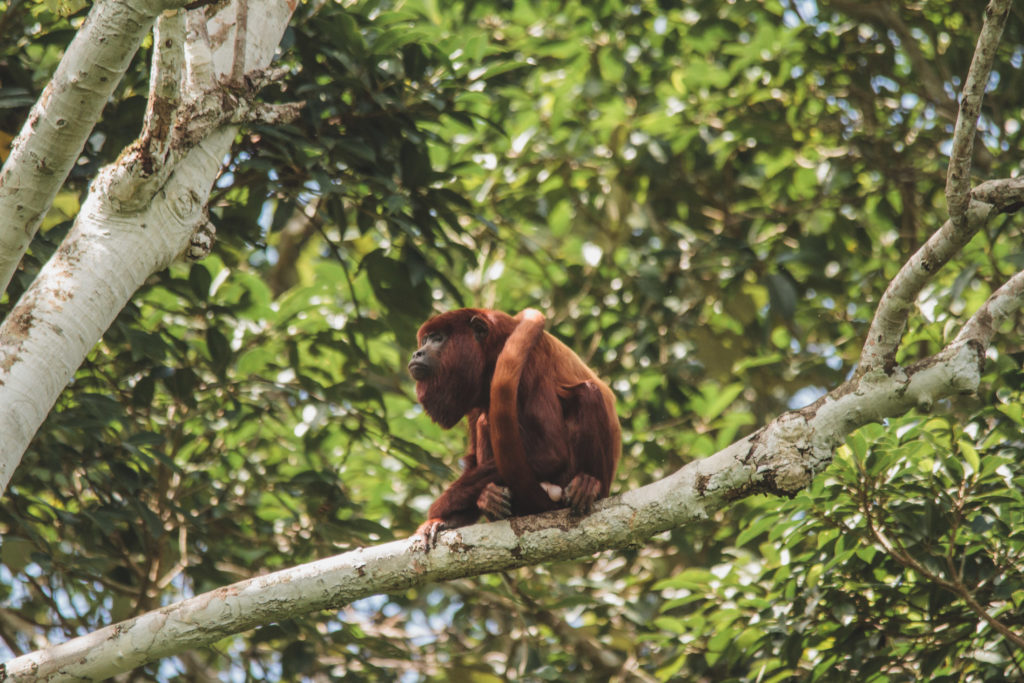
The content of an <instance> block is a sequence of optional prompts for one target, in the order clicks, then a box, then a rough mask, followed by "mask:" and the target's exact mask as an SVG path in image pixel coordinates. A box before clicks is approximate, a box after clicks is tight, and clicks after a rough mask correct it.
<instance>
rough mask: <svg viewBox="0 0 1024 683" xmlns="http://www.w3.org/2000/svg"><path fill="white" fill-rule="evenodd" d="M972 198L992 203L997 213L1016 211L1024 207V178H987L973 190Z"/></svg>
mask: <svg viewBox="0 0 1024 683" xmlns="http://www.w3.org/2000/svg"><path fill="white" fill-rule="evenodd" d="M971 198H972V199H976V200H978V201H979V202H985V203H986V204H991V205H992V206H994V207H995V209H996V212H997V213H1015V212H1017V211H1019V210H1020V209H1022V208H1024V178H1001V179H999V180H986V181H985V182H983V183H979V184H978V185H977V186H976V187H975V188H974V189H973V190H971Z"/></svg>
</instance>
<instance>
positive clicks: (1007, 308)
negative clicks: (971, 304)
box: [956, 271, 1024, 346]
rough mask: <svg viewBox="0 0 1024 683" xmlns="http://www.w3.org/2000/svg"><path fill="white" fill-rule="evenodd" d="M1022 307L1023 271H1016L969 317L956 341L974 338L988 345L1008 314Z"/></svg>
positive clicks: (1023, 294)
mask: <svg viewBox="0 0 1024 683" xmlns="http://www.w3.org/2000/svg"><path fill="white" fill-rule="evenodd" d="M1022 309H1024V271H1022V272H1020V273H1017V274H1016V275H1014V276H1013V277H1011V278H1010V279H1009V280H1007V281H1006V283H1005V284H1004V285H1003V286H1002V287H1000V288H999V289H997V290H996V291H995V292H993V293H992V296H990V297H989V298H988V300H987V301H986V302H985V303H984V304H983V305H982V307H981V308H979V309H978V310H977V311H975V313H974V315H972V316H971V317H970V319H969V320H968V321H967V323H966V324H965V325H964V327H963V329H962V330H960V334H958V335H957V337H956V341H958V342H962V341H968V340H974V341H976V342H978V343H979V344H981V345H983V346H988V345H989V344H990V343H991V341H992V337H993V336H995V333H996V332H997V331H998V330H999V326H1000V325H1001V324H1002V323H1003V321H1005V320H1006V319H1007V318H1009V317H1010V315H1012V314H1014V313H1019V312H1020V311H1021V310H1022Z"/></svg>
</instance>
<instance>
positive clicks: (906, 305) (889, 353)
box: [858, 201, 993, 374]
mask: <svg viewBox="0 0 1024 683" xmlns="http://www.w3.org/2000/svg"><path fill="white" fill-rule="evenodd" d="M992 208H993V207H992V205H991V204H987V203H984V202H977V201H976V202H972V203H971V207H970V210H969V211H968V212H967V214H966V219H967V220H966V221H965V222H964V224H963V225H962V226H961V227H958V226H957V225H956V224H955V223H954V221H953V220H952V219H951V220H948V221H946V222H945V223H944V224H943V225H942V227H941V228H939V229H938V230H937V231H936V232H935V233H934V234H933V235H932V236H931V238H929V239H928V241H927V242H925V244H924V246H922V247H921V248H920V249H918V250H917V252H916V253H915V254H914V255H913V256H911V257H910V259H909V260H908V261H907V262H906V263H905V264H904V265H903V267H902V268H901V269H900V271H899V272H898V273H897V274H896V277H894V278H893V279H892V281H891V282H890V283H889V286H888V287H887V288H886V290H885V293H884V294H883V295H882V298H881V300H880V301H879V302H878V308H877V309H876V310H875V317H874V318H873V319H872V321H871V326H870V328H869V329H868V335H867V339H866V340H865V341H864V349H863V350H862V352H861V359H860V367H859V368H858V373H859V374H863V373H866V372H871V371H873V370H876V369H879V368H881V369H883V370H885V369H887V368H891V367H892V366H893V365H894V364H895V362H896V360H895V359H896V350H897V348H899V344H900V339H901V338H902V336H903V330H904V328H905V327H906V323H907V318H908V316H909V315H910V312H911V311H912V310H913V309H914V306H915V301H916V299H917V295H918V294H920V293H921V290H922V289H923V288H924V286H925V284H927V283H928V280H930V279H931V277H932V276H933V275H934V274H935V273H936V272H937V271H938V270H939V268H941V267H942V266H944V265H945V264H946V263H947V262H948V261H949V259H950V258H952V257H953V256H954V255H955V254H956V253H957V252H958V251H960V249H962V248H963V246H964V245H965V244H967V243H968V242H969V241H970V239H971V237H973V236H974V234H975V233H977V232H978V230H980V229H981V228H982V227H983V226H984V225H985V223H986V221H988V218H989V216H990V215H991V213H992Z"/></svg>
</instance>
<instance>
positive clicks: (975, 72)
mask: <svg viewBox="0 0 1024 683" xmlns="http://www.w3.org/2000/svg"><path fill="white" fill-rule="evenodd" d="M1009 14H1010V0H991V1H990V2H989V3H988V7H986V8H985V20H984V22H983V24H982V27H981V33H980V35H979V36H978V44H977V46H976V47H975V49H974V57H973V59H971V66H970V68H969V69H968V71H967V79H966V80H965V81H964V90H963V94H962V95H961V97H960V111H959V113H958V114H957V118H956V126H955V127H954V129H953V149H952V151H951V152H950V155H949V168H948V170H947V172H946V205H947V208H948V210H949V217H950V219H951V220H952V221H953V223H954V225H956V226H958V227H960V228H963V227H964V226H965V224H966V223H967V210H968V204H969V203H970V199H971V197H970V187H971V154H972V153H973V151H974V137H975V135H976V132H977V128H978V117H979V116H981V102H982V99H983V98H984V97H985V88H986V86H988V79H989V76H990V75H991V74H992V64H993V63H994V62H995V57H996V49H997V48H998V47H999V39H1000V38H1001V37H1002V35H1003V27H1004V26H1005V25H1006V18H1007V17H1008V16H1009Z"/></svg>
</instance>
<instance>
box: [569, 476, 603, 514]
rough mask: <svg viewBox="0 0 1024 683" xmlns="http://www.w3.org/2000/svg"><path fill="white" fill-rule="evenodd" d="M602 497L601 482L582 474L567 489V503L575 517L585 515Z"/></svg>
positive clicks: (573, 479)
mask: <svg viewBox="0 0 1024 683" xmlns="http://www.w3.org/2000/svg"><path fill="white" fill-rule="evenodd" d="M600 495H601V482H600V481H598V480H597V478H596V477H592V476H590V475H589V474H586V473H584V472H580V473H579V474H577V475H576V476H575V477H573V478H572V481H570V482H569V485H568V486H566V487H565V501H566V502H567V503H568V504H569V508H570V509H571V510H572V513H573V514H574V515H585V514H588V513H589V512H590V506H591V505H593V504H594V501H595V500H597V499H598V497H599V496H600Z"/></svg>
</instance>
